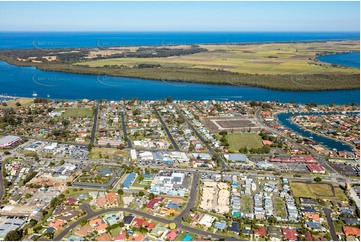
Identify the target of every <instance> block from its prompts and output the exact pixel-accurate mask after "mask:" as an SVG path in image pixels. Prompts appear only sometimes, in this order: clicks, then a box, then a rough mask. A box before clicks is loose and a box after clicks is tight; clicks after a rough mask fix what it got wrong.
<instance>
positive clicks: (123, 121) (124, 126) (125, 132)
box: [120, 111, 133, 149]
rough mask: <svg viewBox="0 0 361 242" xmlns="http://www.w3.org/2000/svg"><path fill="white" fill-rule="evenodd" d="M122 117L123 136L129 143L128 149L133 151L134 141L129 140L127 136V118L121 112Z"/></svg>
mask: <svg viewBox="0 0 361 242" xmlns="http://www.w3.org/2000/svg"><path fill="white" fill-rule="evenodd" d="M120 116H121V117H122V129H123V136H124V139H125V140H126V141H127V143H128V146H127V147H128V148H129V149H131V148H133V145H132V141H131V140H130V139H129V138H128V134H127V126H126V124H125V117H124V112H123V111H122V112H120Z"/></svg>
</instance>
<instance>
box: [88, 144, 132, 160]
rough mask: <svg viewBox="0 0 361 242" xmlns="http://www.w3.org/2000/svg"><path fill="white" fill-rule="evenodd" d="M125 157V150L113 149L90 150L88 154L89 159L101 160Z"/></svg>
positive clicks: (95, 148)
mask: <svg viewBox="0 0 361 242" xmlns="http://www.w3.org/2000/svg"><path fill="white" fill-rule="evenodd" d="M124 155H126V150H118V149H115V148H97V147H94V148H92V150H91V152H90V153H89V158H90V159H102V158H111V157H113V156H124Z"/></svg>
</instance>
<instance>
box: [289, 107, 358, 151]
mask: <svg viewBox="0 0 361 242" xmlns="http://www.w3.org/2000/svg"><path fill="white" fill-rule="evenodd" d="M348 113H357V112H348ZM331 114H335V113H334V112H330V113H329V114H328V113H323V115H331ZM300 115H302V114H298V116H300ZM314 115H318V114H317V113H316V114H314ZM294 119H295V116H292V118H291V120H290V121H291V122H292V123H293V124H294V125H296V126H298V127H299V128H300V129H303V130H305V131H308V132H310V133H312V134H314V135H318V136H322V137H324V138H327V139H332V140H334V141H337V142H341V143H344V144H345V145H348V146H349V147H351V148H352V149H353V150H357V148H356V146H355V145H354V144H352V143H351V142H348V141H344V140H340V139H336V138H334V137H330V136H327V135H324V134H322V133H318V132H316V131H314V130H311V129H308V128H307V127H305V126H302V125H300V124H298V123H297V122H295V120H294Z"/></svg>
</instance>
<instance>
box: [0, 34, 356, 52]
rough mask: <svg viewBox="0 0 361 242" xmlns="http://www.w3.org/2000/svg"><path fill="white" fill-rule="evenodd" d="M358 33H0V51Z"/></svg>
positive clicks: (301, 38) (231, 41)
mask: <svg viewBox="0 0 361 242" xmlns="http://www.w3.org/2000/svg"><path fill="white" fill-rule="evenodd" d="M359 38H360V33H359V32H321V33H317V32H0V49H15V48H70V47H109V46H131V45H174V44H227V43H228V44H234V43H250V42H293V41H315V40H342V39H359Z"/></svg>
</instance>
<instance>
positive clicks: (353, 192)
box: [350, 187, 360, 208]
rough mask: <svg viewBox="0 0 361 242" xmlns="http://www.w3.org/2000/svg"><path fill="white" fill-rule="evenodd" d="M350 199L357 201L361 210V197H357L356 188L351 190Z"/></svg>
mask: <svg viewBox="0 0 361 242" xmlns="http://www.w3.org/2000/svg"><path fill="white" fill-rule="evenodd" d="M350 197H351V198H352V199H353V200H354V201H355V203H356V206H357V207H358V208H360V197H359V196H357V194H356V192H355V188H353V187H351V189H350Z"/></svg>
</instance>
